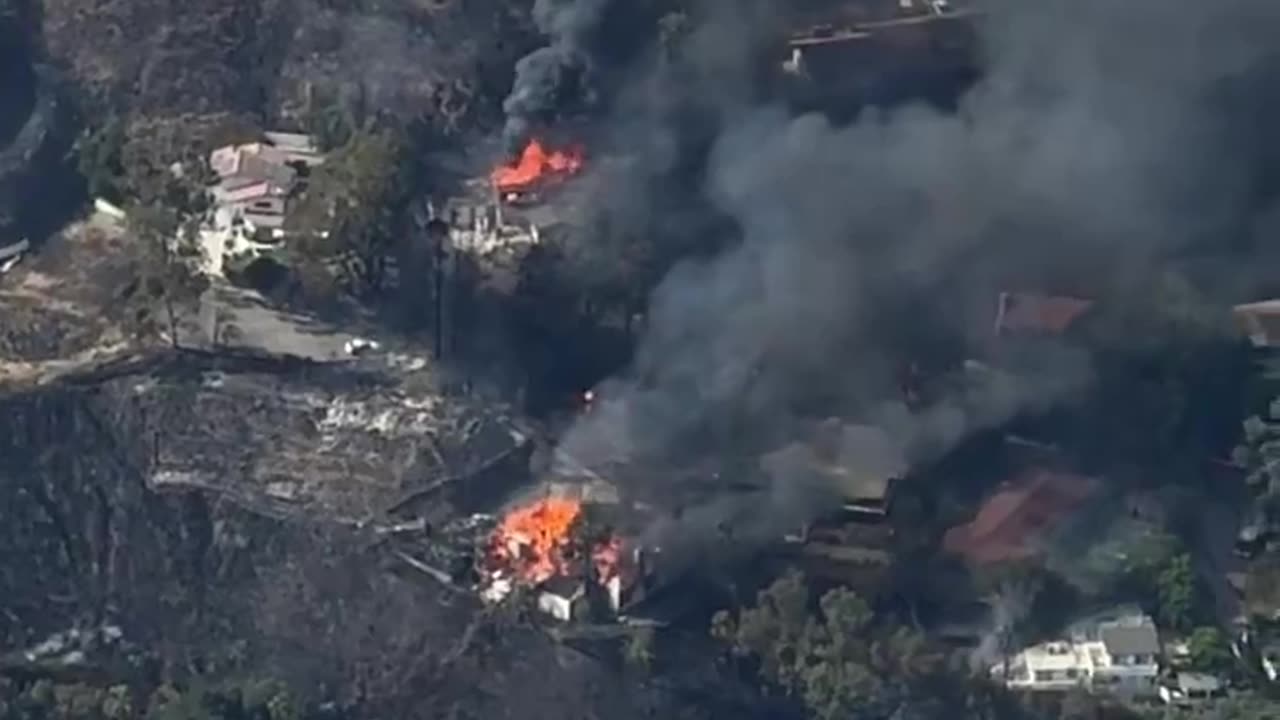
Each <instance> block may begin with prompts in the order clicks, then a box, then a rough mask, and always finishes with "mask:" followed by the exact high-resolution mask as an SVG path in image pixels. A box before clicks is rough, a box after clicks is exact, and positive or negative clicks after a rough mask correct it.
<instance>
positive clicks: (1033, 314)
mask: <svg viewBox="0 0 1280 720" xmlns="http://www.w3.org/2000/svg"><path fill="white" fill-rule="evenodd" d="M1092 307H1093V301H1092V300H1084V299H1081V298H1075V297H1069V296H1065V295H1043V294H1039V293H1017V292H1002V293H1000V298H999V302H998V305H997V307H996V319H995V328H994V334H995V336H996V337H999V338H1009V337H1055V336H1059V335H1062V334H1063V333H1066V332H1067V331H1068V330H1070V329H1071V328H1072V326H1074V325H1075V323H1076V322H1077V321H1078V320H1080V319H1081V318H1082V317H1084V315H1085V314H1086V313H1088V312H1089V310H1090V309H1091V308H1092Z"/></svg>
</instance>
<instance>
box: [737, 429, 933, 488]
mask: <svg viewBox="0 0 1280 720" xmlns="http://www.w3.org/2000/svg"><path fill="white" fill-rule="evenodd" d="M760 465H761V467H763V468H764V470H765V471H766V472H768V473H769V474H771V475H774V476H782V475H785V476H788V477H793V476H796V475H797V474H799V475H802V476H803V477H804V478H805V479H806V480H808V481H810V482H821V483H829V484H832V485H834V486H835V487H836V488H837V490H838V491H839V492H840V493H841V494H842V495H843V496H844V497H845V498H846V499H849V500H870V499H883V498H884V497H885V496H886V495H887V494H888V492H889V485H890V483H891V482H892V481H893V480H894V479H896V478H900V477H902V476H903V475H905V474H906V472H907V470H908V469H909V466H908V463H907V460H906V455H905V452H904V448H903V447H902V444H901V443H899V442H897V441H895V440H894V439H893V438H892V437H891V436H890V435H889V434H888V433H886V432H885V431H884V430H881V429H880V428H878V427H875V426H872V425H856V424H848V423H842V422H840V421H839V420H827V421H825V422H823V423H821V424H820V425H819V426H818V428H817V429H816V431H815V432H813V433H812V435H811V436H810V437H809V438H807V439H805V440H801V441H797V442H793V443H791V444H789V445H787V446H785V447H783V448H781V449H780V450H775V451H774V452H771V453H769V454H767V455H765V456H764V457H762V458H761V459H760Z"/></svg>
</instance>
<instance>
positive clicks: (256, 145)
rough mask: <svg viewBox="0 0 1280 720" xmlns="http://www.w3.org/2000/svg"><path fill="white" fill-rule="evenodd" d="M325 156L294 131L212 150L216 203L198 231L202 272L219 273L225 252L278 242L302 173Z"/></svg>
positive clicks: (256, 250) (255, 249)
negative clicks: (290, 201)
mask: <svg viewBox="0 0 1280 720" xmlns="http://www.w3.org/2000/svg"><path fill="white" fill-rule="evenodd" d="M323 160H324V158H323V157H322V156H321V155H320V153H319V151H318V149H317V148H316V146H315V144H314V143H313V142H312V141H311V139H310V138H309V137H308V136H306V135H299V134H295V133H279V132H269V133H264V139H263V140H261V141H257V142H250V143H242V144H239V145H228V146H226V147H221V148H218V149H216V150H214V151H213V152H212V153H211V154H210V155H209V166H210V168H212V169H213V171H214V172H215V173H216V174H217V175H218V182H217V184H216V185H214V187H213V188H212V191H211V194H212V196H213V201H214V208H213V211H212V212H211V213H210V216H209V218H208V220H207V222H206V223H205V227H204V228H203V229H202V232H201V241H202V243H203V244H204V246H205V253H204V255H205V268H204V269H205V272H207V273H209V274H211V275H215V276H216V275H221V274H222V273H223V267H224V265H225V259H226V258H227V257H231V256H237V255H244V254H246V253H247V254H249V255H255V254H258V253H260V252H263V251H265V250H267V249H270V248H274V247H276V246H277V244H278V241H279V240H280V239H281V238H282V237H283V236H284V234H285V231H284V225H285V220H286V218H287V216H288V211H289V199H290V196H291V195H292V194H293V193H294V191H295V190H296V189H297V186H298V181H299V177H300V175H301V172H302V171H304V170H305V169H306V168H309V167H312V166H314V165H319V164H320V163H322V162H323ZM259 231H269V234H264V233H261V232H259Z"/></svg>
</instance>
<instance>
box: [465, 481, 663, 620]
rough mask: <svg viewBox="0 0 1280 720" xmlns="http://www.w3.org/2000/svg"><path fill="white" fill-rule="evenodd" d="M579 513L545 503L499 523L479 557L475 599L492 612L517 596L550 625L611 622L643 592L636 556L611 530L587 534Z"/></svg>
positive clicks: (553, 500) (641, 563)
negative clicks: (528, 599)
mask: <svg viewBox="0 0 1280 720" xmlns="http://www.w3.org/2000/svg"><path fill="white" fill-rule="evenodd" d="M587 507H588V506H587V505H586V504H584V503H583V501H581V500H579V499H577V498H572V497H552V496H548V497H543V498H539V499H537V500H534V501H532V502H529V503H527V504H524V505H520V506H517V507H516V508H514V509H513V510H511V511H510V512H508V513H507V514H506V515H504V516H503V517H502V519H501V520H499V521H498V523H497V525H496V526H495V527H494V529H493V531H492V532H491V533H490V534H489V536H488V538H487V540H486V546H485V547H484V548H483V550H482V552H481V553H480V558H479V567H478V568H477V569H478V571H479V576H480V588H479V590H480V597H481V598H482V599H483V600H484V601H486V602H489V603H495V604H496V603H499V602H502V601H504V600H505V599H507V598H508V597H509V596H510V595H511V594H512V592H513V591H515V590H517V589H520V590H523V591H526V592H532V593H533V594H534V596H535V597H536V600H537V606H538V608H539V609H540V610H541V611H543V612H545V613H547V614H548V615H551V616H552V617H555V618H556V619H558V620H562V621H566V622H568V621H572V620H580V619H585V618H586V617H588V616H591V615H596V616H599V615H600V614H601V611H603V613H604V614H605V615H607V616H617V615H618V613H619V612H620V611H621V610H622V609H623V607H624V606H625V605H626V604H627V603H628V602H629V601H630V600H632V599H634V598H635V597H636V596H637V591H638V590H639V589H640V588H641V586H642V585H643V582H642V581H643V579H644V576H645V558H644V553H643V552H642V550H641V548H639V547H638V546H636V547H631V548H628V547H627V543H625V542H624V540H623V539H622V538H621V537H620V536H618V535H616V534H615V533H614V532H613V531H612V530H609V529H604V530H601V531H599V532H594V531H592V530H590V529H588V523H587V522H586V509H587Z"/></svg>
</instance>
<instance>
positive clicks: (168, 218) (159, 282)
mask: <svg viewBox="0 0 1280 720" xmlns="http://www.w3.org/2000/svg"><path fill="white" fill-rule="evenodd" d="M180 207H181V206H179V208H180ZM180 213H181V210H180V209H175V208H174V207H172V206H166V205H162V204H159V203H153V204H150V205H142V206H133V207H131V208H130V210H129V216H128V217H129V224H130V228H131V229H132V230H133V232H134V234H135V236H136V237H137V239H138V245H139V252H138V262H137V267H136V272H135V274H134V277H133V279H132V280H131V281H130V283H129V284H128V285H126V287H125V288H124V290H123V291H122V297H123V299H124V300H125V301H126V302H127V305H128V308H129V312H130V315H131V318H130V319H131V320H132V321H133V322H132V324H133V327H134V330H135V332H136V333H137V334H138V335H140V336H145V335H148V334H151V333H153V332H157V331H158V330H159V329H160V327H159V324H157V323H156V322H155V313H154V308H155V307H156V306H159V307H160V308H162V309H163V311H164V325H165V326H166V327H167V331H168V336H169V342H170V343H171V344H172V345H173V346H174V347H178V346H180V345H181V318H182V315H183V314H184V313H185V312H189V311H191V310H193V309H194V308H195V307H196V306H197V305H198V304H199V301H200V296H201V295H202V294H203V293H204V291H205V289H207V288H208V279H207V278H206V277H205V276H204V275H202V274H201V273H200V271H199V268H198V265H199V260H200V250H199V245H198V240H197V237H196V232H197V231H196V228H195V226H194V224H193V223H192V221H191V218H190V217H189V216H188V217H184V216H183V215H182V214H180Z"/></svg>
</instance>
